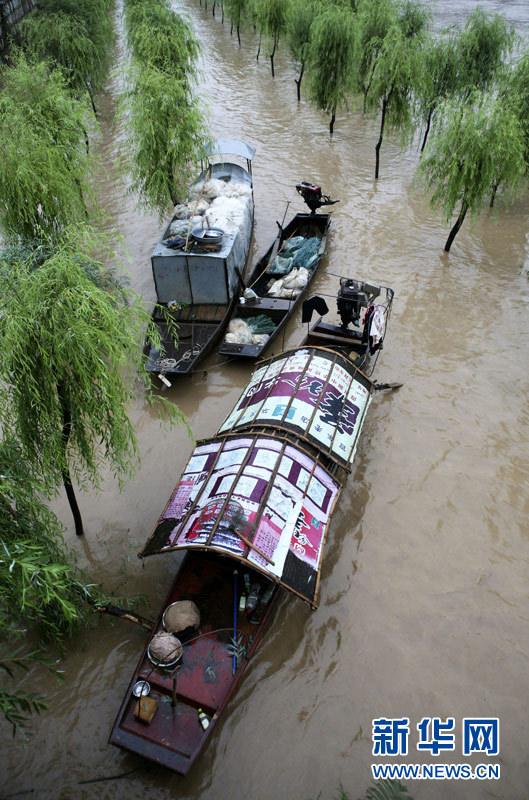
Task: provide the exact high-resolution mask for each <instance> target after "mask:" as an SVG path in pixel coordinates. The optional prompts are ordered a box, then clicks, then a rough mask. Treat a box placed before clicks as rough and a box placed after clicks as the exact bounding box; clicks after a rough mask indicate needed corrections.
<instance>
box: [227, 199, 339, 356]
mask: <svg viewBox="0 0 529 800" xmlns="http://www.w3.org/2000/svg"><path fill="white" fill-rule="evenodd" d="M330 223H331V215H330V214H296V216H295V217H294V218H293V219H292V220H291V221H290V222H289V223H288V225H287V226H286V228H281V227H280V230H279V233H278V235H277V238H276V239H275V241H274V243H273V244H272V246H271V247H270V248H269V249H268V250H267V252H266V254H265V255H264V256H263V257H262V258H261V259H260V260H259V262H258V263H257V265H256V266H255V268H254V269H253V270H252V273H251V275H250V277H249V279H248V281H247V285H248V287H249V288H250V289H252V290H253V292H254V293H255V295H257V297H256V298H255V299H254V300H253V301H251V300H246V299H245V298H244V297H243V298H242V301H243V302H242V303H241V300H239V302H238V304H237V306H236V308H235V311H234V314H233V318H232V323H230V327H229V328H228V331H230V330H231V329H232V326H233V323H235V325H236V324H237V321H238V320H244V321H245V322H248V321H249V320H251V319H252V318H254V319H255V318H257V317H260V318H263V317H266V318H267V319H268V320H270V326H271V327H272V325H273V329H272V330H271V332H270V333H269V334H268V336H266V334H265V335H264V336H263V337H262V338H263V339H265V341H262V342H260V343H258V344H249V343H237V342H233V341H230V338H233V335H230V333H228V337H227V338H226V336H225V338H224V340H223V342H222V344H221V346H220V351H219V352H220V353H221V354H222V355H226V356H230V357H234V358H251V359H258V358H260V357H261V355H262V354H263V352H264V351H265V350H266V349H267V347H268V346H269V345H270V344H271V343H272V342H273V340H274V339H275V338H276V337H277V336H278V334H279V333H280V332H281V331H282V330H283V329H284V327H285V325H286V324H287V322H288V320H289V319H290V318H291V317H292V315H293V314H294V312H295V311H296V309H297V307H298V306H299V303H300V302H301V300H302V299H303V298H304V297H306V293H307V290H308V287H309V286H310V284H311V283H312V281H313V279H314V277H315V275H316V272H317V270H318V266H319V264H320V262H321V259H322V257H323V255H324V253H325V250H326V246H327V232H328V230H329V225H330ZM298 237H303V238H304V239H305V240H307V241H308V240H310V239H312V240H314V239H317V240H319V244H318V245H316V248H317V249H316V250H315V253H314V255H315V256H316V257H315V258H314V260H312V262H311V264H310V267H309V277H308V281H307V283H306V285H305V286H304V287H303V288H302V289H301V290H298V292H299V293H298V294H297V295H296V296H293V297H289V298H288V299H287V298H280V297H273V296H270V295H269V292H268V287H269V285H270V283H271V282H273V281H274V279H276V280H280V279H281V274H273V273H272V272H271V269H273V267H274V260H275V258H276V257H277V255H278V254H279V255H280V256H281V255H282V254H283V255H285V256H286V255H288V254H290V251H289V250H288V248H289V245H290V244H291V243H292V242H295V241H299V238H298ZM296 266H303V261H300V263H299V264H298V265H296ZM286 293H287V294H288V292H286ZM233 327H235V326H233ZM243 330H244V329H243Z"/></svg>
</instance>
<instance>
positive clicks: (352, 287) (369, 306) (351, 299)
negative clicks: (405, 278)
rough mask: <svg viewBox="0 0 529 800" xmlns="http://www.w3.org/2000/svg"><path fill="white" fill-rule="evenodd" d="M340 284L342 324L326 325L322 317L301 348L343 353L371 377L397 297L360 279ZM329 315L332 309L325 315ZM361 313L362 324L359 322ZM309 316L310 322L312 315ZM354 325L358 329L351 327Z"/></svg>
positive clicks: (339, 300) (338, 293)
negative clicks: (316, 347)
mask: <svg viewBox="0 0 529 800" xmlns="http://www.w3.org/2000/svg"><path fill="white" fill-rule="evenodd" d="M339 282H340V283H339V289H338V292H337V295H336V311H337V316H339V317H340V323H339V324H338V323H337V322H336V321H335V322H323V316H325V315H321V316H320V317H319V319H317V321H316V322H315V323H314V324H313V325H312V327H311V328H310V329H308V330H307V334H306V336H305V337H304V339H303V341H302V343H301V344H302V346H304V345H311V346H314V345H317V346H320V347H330V348H331V349H333V350H335V351H336V352H339V353H344V354H345V355H347V356H349V358H350V359H351V360H352V361H353V363H354V364H355V365H356V366H358V367H361V368H362V370H363V371H364V372H365V373H366V374H367V375H371V374H372V372H373V370H374V368H375V365H376V362H377V359H378V356H379V354H380V351H381V350H382V347H383V343H384V336H385V332H386V328H387V324H388V322H389V318H390V316H391V308H392V303H393V297H394V294H395V293H394V291H393V289H391V288H390V287H389V286H378V285H377V284H373V283H369V282H368V281H363V280H362V279H359V278H339ZM304 305H306V303H305V304H304ZM323 305H324V306H325V305H326V304H325V303H323ZM304 311H305V309H304ZM328 312H329V309H327V311H326V312H325V314H327V313H328ZM362 313H363V314H364V319H363V320H361V319H360V317H361V315H362ZM306 316H307V319H308V321H309V322H310V311H309V313H308V314H306ZM351 324H353V325H354V326H356V327H353V328H351V327H349V326H350V325H351ZM399 385H400V384H399ZM394 388H395V387H394Z"/></svg>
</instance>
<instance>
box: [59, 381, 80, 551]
mask: <svg viewBox="0 0 529 800" xmlns="http://www.w3.org/2000/svg"><path fill="white" fill-rule="evenodd" d="M57 394H58V395H59V401H60V404H61V409H62V442H63V447H64V459H65V463H66V466H65V467H64V469H63V470H62V482H63V484H64V490H65V492H66V497H67V498H68V502H69V504H70V508H71V510H72V514H73V520H74V523H75V532H76V534H77V536H83V534H84V530H83V520H82V518H81V512H80V511H79V506H78V505H77V500H76V497H75V492H74V490H73V486H72V478H71V476H70V470H69V469H68V464H67V461H66V452H67V449H68V442H69V441H70V433H71V431H72V415H71V413H70V408H69V406H68V402H67V400H66V397H65V396H64V388H63V387H62V386H61V385H60V384H59V386H57Z"/></svg>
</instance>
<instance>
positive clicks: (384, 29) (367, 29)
mask: <svg viewBox="0 0 529 800" xmlns="http://www.w3.org/2000/svg"><path fill="white" fill-rule="evenodd" d="M358 22H359V53H360V57H359V62H358V83H359V86H360V88H361V91H362V94H363V95H364V111H365V110H366V108H365V98H366V95H367V92H368V91H369V88H370V86H371V81H372V78H373V70H374V69H375V65H376V62H377V58H378V54H379V52H380V48H381V47H382V42H383V41H384V39H385V37H386V36H387V34H388V32H389V31H390V30H391V28H392V27H393V26H394V25H396V24H397V7H396V3H395V0H360V2H359V5H358Z"/></svg>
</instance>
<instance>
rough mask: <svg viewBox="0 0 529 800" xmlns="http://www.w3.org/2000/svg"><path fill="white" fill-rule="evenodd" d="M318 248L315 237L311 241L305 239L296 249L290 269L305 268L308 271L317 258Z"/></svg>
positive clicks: (318, 242) (318, 241)
mask: <svg viewBox="0 0 529 800" xmlns="http://www.w3.org/2000/svg"><path fill="white" fill-rule="evenodd" d="M319 248H320V240H319V239H318V237H317V236H313V237H312V239H305V241H304V244H302V245H301V246H300V247H298V248H297V249H296V252H295V253H294V258H293V259H292V269H295V268H296V267H305V269H310V268H311V266H312V265H313V264H314V262H315V261H316V259H317V258H318V250H319Z"/></svg>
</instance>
